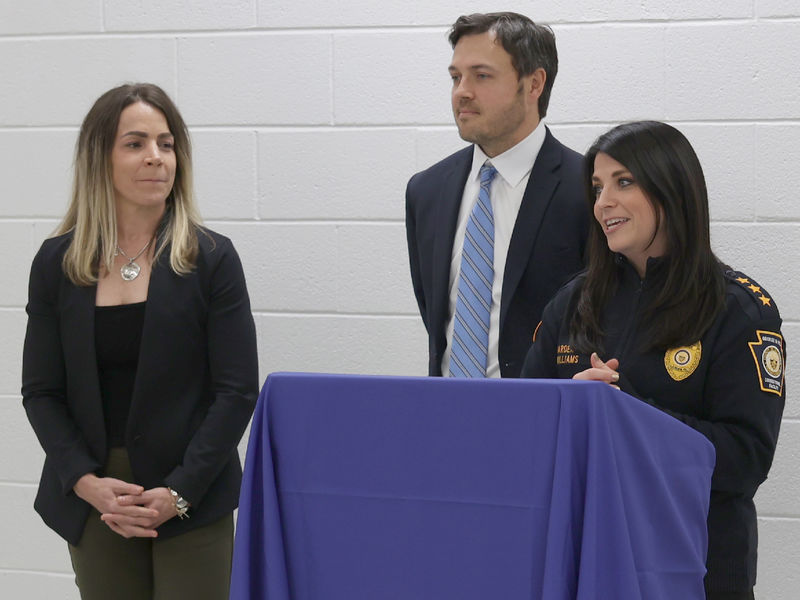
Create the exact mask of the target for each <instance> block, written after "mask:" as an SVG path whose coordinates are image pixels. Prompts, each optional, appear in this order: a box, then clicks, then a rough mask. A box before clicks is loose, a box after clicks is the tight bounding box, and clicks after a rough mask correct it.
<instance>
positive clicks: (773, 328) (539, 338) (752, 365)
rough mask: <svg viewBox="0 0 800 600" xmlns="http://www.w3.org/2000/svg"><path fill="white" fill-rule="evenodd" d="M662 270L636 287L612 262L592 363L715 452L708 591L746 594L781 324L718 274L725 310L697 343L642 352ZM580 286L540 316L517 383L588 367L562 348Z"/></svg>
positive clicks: (629, 272)
mask: <svg viewBox="0 0 800 600" xmlns="http://www.w3.org/2000/svg"><path fill="white" fill-rule="evenodd" d="M661 264H662V263H660V261H658V259H650V261H649V262H648V268H647V275H646V276H645V279H643V280H642V279H640V278H639V276H638V274H637V273H636V271H635V270H634V269H633V267H632V266H631V265H630V264H629V263H628V262H627V260H625V259H624V258H622V257H621V256H619V257H618V267H619V269H620V273H619V279H618V281H619V287H618V289H617V292H616V293H615V295H614V296H613V297H612V300H611V301H610V302H609V304H608V307H607V308H606V310H605V312H604V314H603V317H602V327H603V331H604V334H605V338H604V343H603V349H602V351H599V350H598V354H599V355H600V357H601V358H602V359H603V360H608V359H610V358H617V359H619V365H620V366H619V373H620V381H619V386H620V388H621V389H622V391H624V392H627V393H628V394H630V395H632V396H635V397H637V398H639V399H641V400H643V401H645V402H648V403H649V404H652V405H653V406H655V407H657V408H659V409H661V410H663V411H664V412H666V413H669V414H670V415H672V416H674V417H675V418H677V419H679V420H680V421H683V422H684V423H685V424H687V425H689V426H690V427H692V428H694V429H696V430H697V431H699V432H701V433H702V434H704V435H705V436H706V437H707V438H708V439H709V440H711V442H712V443H713V444H714V448H715V450H716V467H715V469H714V473H713V476H712V482H711V502H710V508H709V515H708V532H709V548H708V557H707V575H706V584H707V586H708V587H709V589H713V590H715V591H738V590H745V589H749V588H751V587H752V586H753V585H754V584H755V576H756V546H757V541H758V540H757V537H758V536H757V530H756V510H755V505H754V503H753V496H754V494H755V492H756V489H757V488H758V486H759V485H760V484H761V483H762V482H763V481H764V480H765V479H766V477H767V472H768V471H769V468H770V465H771V464H772V458H773V455H774V453H775V444H776V442H777V439H778V429H779V427H780V422H781V415H782V413H783V406H784V400H785V390H784V360H785V343H784V339H783V336H782V335H781V318H780V315H779V313H778V309H777V307H776V306H775V302H774V300H773V299H772V297H771V296H770V295H769V294H768V293H767V291H766V290H765V289H763V288H762V287H761V286H759V285H758V284H757V283H756V282H755V281H753V280H752V279H750V278H749V277H747V276H745V275H743V274H741V273H738V272H735V271H730V270H726V271H725V279H726V287H727V290H726V291H727V293H726V299H725V307H724V310H723V311H722V312H721V314H720V315H718V316H717V318H716V320H715V321H714V323H713V325H712V326H711V328H710V329H709V330H708V331H706V333H705V334H704V335H703V336H702V338H701V339H699V340H697V341H695V342H694V343H692V344H690V345H688V346H683V347H679V348H670V349H667V350H664V349H662V350H649V351H646V352H642V351H640V350H638V349H637V348H640V347H642V344H641V341H642V337H641V336H642V335H643V334H642V332H641V329H642V328H641V327H640V324H639V317H640V314H641V312H642V310H641V309H642V308H643V307H644V306H646V304H647V299H648V296H649V295H650V294H652V293H654V292H655V291H656V289H657V287H656V286H658V285H659V284H660V277H659V271H660V269H659V267H660V266H661ZM721 268H722V267H721ZM583 281H584V277H583V276H578V277H576V278H574V279H573V280H572V281H571V282H570V283H568V284H567V285H566V286H564V287H563V288H562V289H561V290H560V291H559V293H558V294H557V295H556V296H555V297H554V298H553V300H552V301H551V302H550V303H549V304H548V306H547V307H546V308H545V310H544V313H543V316H542V322H541V324H540V326H539V328H538V329H537V331H536V333H535V335H534V344H533V346H532V347H531V350H530V352H529V353H528V356H527V357H526V361H525V365H524V367H523V371H522V376H523V377H536V378H562V379H563V378H571V377H572V376H573V375H575V374H576V373H578V372H580V371H583V370H585V369H588V368H589V367H590V366H591V365H590V357H589V355H586V354H580V353H578V352H576V351H575V350H574V349H573V348H572V347H571V346H570V339H569V325H570V320H571V317H572V314H573V312H574V311H575V308H576V304H577V301H578V296H579V292H580V289H581V285H582V283H583Z"/></svg>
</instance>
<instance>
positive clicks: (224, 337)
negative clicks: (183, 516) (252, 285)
mask: <svg viewBox="0 0 800 600" xmlns="http://www.w3.org/2000/svg"><path fill="white" fill-rule="evenodd" d="M215 253H219V259H218V261H217V262H215V263H214V264H213V265H210V266H211V269H210V273H209V276H210V277H209V284H208V317H207V324H206V328H207V336H208V341H207V347H208V378H209V384H210V386H211V392H212V395H213V399H212V402H211V404H210V406H209V407H208V411H207V412H206V414H205V417H204V418H203V420H202V422H201V424H200V426H199V427H198V428H197V430H196V431H195V432H194V435H193V436H192V438H191V441H190V442H189V445H188V446H187V447H186V451H185V452H184V454H183V460H182V462H181V463H180V464H179V465H178V466H176V467H175V468H174V469H173V470H172V472H171V473H169V474H168V475H167V476H166V478H165V484H166V485H168V486H169V487H171V488H173V489H176V490H179V491H180V493H181V494H182V495H183V496H184V497H185V498H186V499H187V500H188V501H189V502H191V503H192V504H197V503H199V502H200V501H201V500H202V498H203V496H204V495H205V493H206V490H207V489H208V487H209V486H210V485H211V483H212V482H213V481H214V480H215V479H216V477H217V476H218V475H219V473H220V471H221V470H222V468H223V467H224V466H225V465H226V464H227V463H228V462H229V461H230V459H231V455H235V454H236V452H237V449H236V448H237V445H238V443H239V441H240V440H241V438H242V434H243V433H244V430H245V428H246V427H247V423H248V421H249V420H250V416H251V415H252V413H253V409H254V408H255V403H256V399H257V393H258V361H257V358H256V357H257V349H256V334H255V325H254V323H253V316H252V313H251V312H250V299H249V297H248V294H247V287H246V285H245V279H244V272H243V270H242V264H241V261H240V260H239V255H238V254H237V253H236V250H235V249H234V247H233V244H231V242H230V240H228V239H227V238H221V240H220V241H218V242H217V248H216V249H215Z"/></svg>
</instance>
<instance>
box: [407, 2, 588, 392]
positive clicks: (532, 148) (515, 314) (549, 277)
mask: <svg viewBox="0 0 800 600" xmlns="http://www.w3.org/2000/svg"><path fill="white" fill-rule="evenodd" d="M449 39H450V43H451V44H452V46H453V59H452V62H451V64H450V67H449V71H450V76H451V78H452V80H453V88H452V105H453V114H454V116H455V121H456V125H457V126H458V132H459V134H460V136H461V137H462V138H463V139H464V140H466V141H468V142H472V145H471V146H469V147H467V148H464V149H463V150H461V151H459V152H456V153H455V154H453V155H451V156H448V157H447V158H445V159H444V160H442V161H440V162H438V163H436V164H435V165H433V166H432V167H430V168H428V169H426V170H425V171H422V172H420V173H417V174H416V175H414V176H413V177H412V178H411V180H410V181H409V182H408V188H407V190H406V232H407V236H408V251H409V258H410V263H411V279H412V282H413V285H414V293H415V295H416V297H417V303H418V304H419V310H420V314H421V315H422V320H423V322H424V324H425V327H426V329H427V331H428V352H429V364H428V372H429V374H430V375H448V374H451V375H457V373H455V372H454V371H453V372H451V370H450V369H451V350H452V342H453V327H454V315H455V313H456V304H457V296H458V286H459V275H460V271H461V261H462V248H463V246H464V237H465V230H466V229H467V222H468V220H469V219H470V213H471V212H472V209H473V207H474V206H475V203H476V200H477V198H478V195H479V189H480V187H481V183H480V179H479V172H480V170H481V167H482V166H483V165H484V163H487V162H488V164H489V165H491V166H492V167H494V169H496V174H495V175H494V178H493V179H492V180H491V183H490V184H489V186H490V187H489V196H490V198H491V206H492V211H493V219H494V240H493V244H494V256H493V262H494V272H493V281H491V282H490V283H491V311H490V318H489V319H488V322H489V329H488V350H487V352H486V355H487V356H486V359H485V360H486V365H485V375H486V376H487V377H500V376H502V377H518V376H519V373H520V370H521V368H522V363H523V362H524V359H525V354H526V353H527V351H528V348H529V347H530V345H531V341H532V337H533V334H534V330H535V328H536V325H537V324H538V323H539V320H540V317H541V313H542V310H543V309H544V306H545V304H546V303H547V301H548V300H549V299H550V297H551V296H552V295H553V294H554V293H555V292H556V290H558V289H559V287H561V285H563V284H564V283H565V282H566V281H567V280H568V279H569V278H570V276H572V275H573V274H574V273H576V272H577V271H579V270H580V269H581V268H582V267H583V254H584V247H585V242H586V236H587V231H588V215H589V210H588V207H587V204H586V200H585V198H586V193H585V191H584V190H583V188H582V178H581V169H582V165H581V160H582V157H581V155H580V154H578V153H576V152H574V151H572V150H570V149H569V148H567V147H565V146H563V145H562V144H561V143H559V142H558V141H557V140H556V139H555V138H554V137H553V136H552V134H551V133H550V131H549V129H547V127H545V126H544V124H543V123H542V122H541V119H542V118H543V117H544V116H545V114H546V112H547V105H548V102H549V99H550V91H551V90H552V87H553V80H554V79H555V76H556V72H557V70H558V56H557V53H556V44H555V37H554V35H553V32H552V31H551V30H550V28H549V27H546V26H542V25H537V24H535V23H534V22H533V21H531V20H530V19H528V18H527V17H525V16H523V15H519V14H515V13H490V14H475V15H469V16H462V17H459V19H458V20H457V21H456V22H455V24H454V25H453V27H452V29H451V31H450V36H449ZM486 293H487V295H488V293H489V291H488V286H487V292H486Z"/></svg>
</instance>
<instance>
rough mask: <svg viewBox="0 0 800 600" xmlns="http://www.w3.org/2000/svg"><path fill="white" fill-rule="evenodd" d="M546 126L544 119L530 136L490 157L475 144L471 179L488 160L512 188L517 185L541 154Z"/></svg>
mask: <svg viewBox="0 0 800 600" xmlns="http://www.w3.org/2000/svg"><path fill="white" fill-rule="evenodd" d="M545 134H546V128H545V126H544V123H542V121H539V124H538V125H537V126H536V129H534V130H533V131H532V132H530V133H529V134H528V136H527V137H526V138H525V139H524V140H522V141H521V142H519V143H518V144H517V145H516V146H512V147H511V148H509V149H508V150H506V151H505V152H503V153H502V154H498V155H497V156H495V157H494V158H489V157H488V156H486V153H485V152H484V151H483V150H481V148H480V146H478V144H474V145H473V152H472V168H471V170H470V172H469V177H470V179H477V178H478V173H479V172H480V170H481V167H482V166H483V163H485V162H486V161H487V160H488V161H489V162H490V163H491V164H492V166H494V168H495V169H497V173H498V175H500V177H502V178H503V179H504V180H505V182H506V183H507V184H508V185H510V186H511V187H512V188H514V187H517V185H519V183H520V182H521V181H522V179H523V178H524V177H525V176H526V175H527V174H528V173H530V172H531V169H532V168H533V163H534V162H536V157H537V156H538V155H539V150H541V148H542V144H544V138H545Z"/></svg>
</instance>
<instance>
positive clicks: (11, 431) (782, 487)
mask: <svg viewBox="0 0 800 600" xmlns="http://www.w3.org/2000/svg"><path fill="white" fill-rule="evenodd" d="M489 10H516V11H518V12H523V13H526V14H528V15H530V16H531V17H532V18H534V20H538V21H542V22H549V23H551V24H552V25H553V27H554V30H555V32H556V35H557V39H558V48H559V53H560V57H561V70H560V73H559V75H558V78H557V80H556V83H555V90H554V93H553V97H552V101H551V109H550V114H549V115H548V123H549V124H550V126H551V128H552V130H553V131H554V133H555V134H556V135H557V136H558V137H559V138H560V139H561V140H562V141H564V142H566V143H568V144H570V145H571V146H572V147H574V148H575V149H577V150H579V151H584V150H585V149H586V147H587V146H588V144H589V143H590V142H591V140H592V139H593V138H594V137H595V136H596V135H597V134H599V133H600V132H602V131H604V130H605V129H607V128H608V127H610V126H611V125H614V124H616V123H618V122H620V121H623V120H630V119H640V118H652V119H660V120H667V121H669V122H671V123H673V124H674V125H676V126H678V127H679V128H680V129H681V130H683V131H684V132H685V133H686V134H687V136H688V137H689V138H690V139H691V141H692V142H693V144H694V145H695V147H696V149H697V151H698V153H699V154H700V158H701V160H702V162H703V165H704V168H705V170H706V174H707V178H708V183H709V188H710V191H711V203H712V207H711V208H712V217H713V221H714V223H713V236H714V244H715V248H716V249H717V251H718V253H719V255H720V256H721V257H722V258H723V259H725V260H726V261H728V262H729V263H731V264H732V265H734V266H735V267H737V268H738V269H740V270H742V271H745V272H747V273H748V274H750V275H751V276H752V277H754V278H755V279H756V280H758V281H759V282H760V283H761V284H762V285H763V286H764V287H766V288H767V289H768V290H769V291H770V292H771V294H772V295H773V296H774V297H775V299H776V300H777V301H778V305H779V306H780V308H781V312H782V313H783V316H784V319H785V325H784V333H785V335H786V338H787V340H788V347H789V354H790V356H789V360H790V370H789V375H788V377H787V385H788V387H789V398H788V403H787V408H786V414H785V419H784V423H783V429H782V432H781V439H780V442H779V447H778V452H777V456H776V459H775V465H774V467H773V470H772V475H771V477H770V480H769V481H768V482H767V483H766V484H765V485H764V486H763V487H762V488H761V491H760V492H759V495H758V498H757V500H758V506H759V512H760V516H761V517H760V531H761V543H760V561H759V562H760V565H759V575H760V577H759V584H758V588H757V592H758V596H759V597H760V598H764V599H786V598H793V597H795V596H796V595H797V590H798V589H799V588H800V573H798V569H797V565H798V563H800V541H798V540H800V500H798V499H800V475H798V474H799V473H800V409H798V403H797V400H796V398H797V397H798V396H797V394H798V393H800V378H798V376H797V375H796V374H795V373H796V372H797V370H796V369H795V368H794V364H793V363H794V361H793V360H792V359H793V356H794V352H793V348H797V347H798V343H800V300H798V298H800V277H798V276H797V267H796V261H797V258H796V257H797V256H798V255H800V203H798V202H797V199H796V189H797V170H798V167H800V143H798V140H800V93H798V90H800V70H798V69H797V67H796V65H797V64H798V63H799V62H800V5H798V3H797V2H796V1H795V0H709V1H707V2H695V1H694V0H673V1H666V2H665V1H663V0H659V1H655V0H644V1H640V0H635V1H634V0H606V1H604V2H599V1H597V0H556V1H550V2H543V1H523V0H509V1H508V2H506V3H504V4H498V3H496V2H489V3H488V4H487V3H482V2H475V1H474V0H461V1H458V2H456V1H453V0H437V1H435V2H422V1H419V0H416V1H413V2H401V1H400V0H384V1H383V2H366V1H363V0H361V1H358V0H356V1H354V2H348V3H336V2H319V1H318V2H308V1H303V0H298V1H295V2H282V1H281V2H279V1H277V0H217V1H214V2H211V1H210V0H203V1H201V2H189V1H188V0H161V1H160V2H154V1H147V0H70V2H60V1H59V0H27V1H26V2H10V1H5V0H4V1H3V2H2V3H0V82H2V84H0V158H2V159H1V160H0V181H2V183H3V186H2V191H0V282H2V285H0V331H2V341H1V342H0V456H2V461H1V462H0V506H2V507H3V510H2V511H0V539H2V540H4V541H3V544H2V547H0V596H2V597H3V598H30V599H38V598H42V599H45V598H46V599H48V600H49V599H51V598H77V597H78V596H77V592H76V590H75V588H74V585H73V583H72V581H71V576H70V572H71V571H70V565H69V560H68V557H67V552H66V547H65V543H64V542H62V541H61V540H60V539H59V538H58V537H57V536H56V535H55V534H53V533H51V532H50V531H49V530H48V529H46V528H45V527H44V526H43V525H42V524H41V522H40V521H39V519H38V517H37V516H36V515H35V513H34V512H33V509H32V507H31V505H32V502H33V496H34V492H35V486H36V482H37V480H38V475H39V469H40V467H41V462H42V452H41V450H40V448H39V446H38V443H37V441H36V439H35V438H34V436H33V434H32V433H31V430H30V428H29V426H28V423H27V421H26V419H25V415H24V411H23V410H22V407H21V405H20V394H19V386H20V354H21V346H22V339H23V336H24V329H25V313H24V305H25V301H26V289H27V288H26V286H27V276H28V269H29V267H30V261H31V259H32V257H33V254H34V252H35V251H36V249H37V248H38V247H39V244H40V243H41V241H42V240H43V239H44V238H45V237H46V236H47V235H48V234H49V233H50V232H51V231H52V230H53V228H54V227H55V225H56V223H57V221H58V218H59V217H60V215H61V214H62V213H63V211H64V209H65V206H66V203H67V199H68V194H69V185H70V179H71V159H72V149H73V145H74V142H75V137H76V132H77V128H78V126H79V124H80V120H81V119H82V118H83V116H84V114H85V113H86V111H87V110H88V109H89V107H90V105H91V103H92V102H93V101H94V99H95V98H96V97H97V96H99V95H100V93H102V92H103V91H105V90H106V89H108V88H110V87H112V86H115V85H117V84H119V83H122V82H125V81H152V82H155V83H158V84H159V85H161V86H162V87H164V88H165V89H166V90H167V91H168V92H169V93H170V94H171V95H172V96H173V97H174V98H175V99H176V101H177V103H178V105H179V107H180V108H181V110H182V112H183V114H184V116H185V117H186V119H187V121H188V123H189V125H190V128H191V132H192V137H193V140H194V143H195V155H196V167H197V169H196V172H197V193H198V197H199V202H200V205H201V209H202V212H203V214H204V216H205V219H206V221H207V224H208V225H210V226H211V227H212V228H215V229H217V230H219V231H222V232H224V233H226V234H227V235H230V236H231V237H232V238H233V240H234V242H235V244H236V246H237V247H238V249H239V252H240V253H241V255H242V259H243V262H244V265H245V270H246V273H247V278H248V284H249V287H250V294H251V297H252V300H253V309H254V313H255V318H256V323H257V326H258V334H259V351H260V365H261V371H262V376H266V374H267V373H269V372H272V371H276V370H309V371H329V372H347V373H382V374H413V375H419V374H423V373H424V372H425V368H426V351H427V350H426V338H425V334H424V331H423V327H422V324H421V321H420V319H419V317H418V316H417V314H416V307H415V303H414V300H413V295H412V292H411V289H410V287H411V286H410V282H409V277H408V268H407V259H406V250H405V234H404V226H403V192H404V189H405V182H406V180H407V179H408V177H409V176H410V175H411V174H412V173H414V172H415V171H417V170H419V169H421V168H423V167H425V166H427V165H429V164H431V163H432V162H434V161H435V160H437V159H439V158H441V157H443V156H444V155H445V154H447V153H449V152H451V151H453V150H455V149H457V148H459V147H461V146H462V142H461V141H460V140H459V139H458V136H457V134H456V132H455V128H454V127H453V125H452V119H451V115H450V111H449V78H448V75H447V70H446V68H447V65H448V61H449V59H450V56H451V51H450V48H449V46H448V44H447V42H446V40H445V32H446V31H447V27H448V25H449V24H450V23H451V22H452V21H453V20H454V19H455V17H457V16H458V15H459V14H462V13H466V12H474V11H489Z"/></svg>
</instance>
